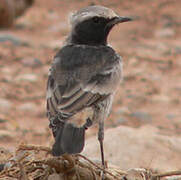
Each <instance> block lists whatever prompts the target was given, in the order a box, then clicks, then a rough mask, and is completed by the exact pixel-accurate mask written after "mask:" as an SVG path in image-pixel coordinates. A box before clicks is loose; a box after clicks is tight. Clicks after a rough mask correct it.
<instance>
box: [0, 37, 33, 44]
mask: <svg viewBox="0 0 181 180" xmlns="http://www.w3.org/2000/svg"><path fill="white" fill-rule="evenodd" d="M6 41H9V42H11V43H12V44H13V45H15V46H29V45H30V44H29V43H28V42H25V41H23V40H21V39H20V38H18V37H15V36H13V35H11V34H0V42H6Z"/></svg>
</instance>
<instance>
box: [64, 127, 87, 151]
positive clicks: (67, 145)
mask: <svg viewBox="0 0 181 180" xmlns="http://www.w3.org/2000/svg"><path fill="white" fill-rule="evenodd" d="M84 141H85V128H84V127H76V126H75V125H74V124H70V123H67V124H65V126H64V129H63V133H62V140H61V147H62V149H63V151H64V152H66V153H68V154H76V153H80V152H81V151H82V150H83V148H84Z"/></svg>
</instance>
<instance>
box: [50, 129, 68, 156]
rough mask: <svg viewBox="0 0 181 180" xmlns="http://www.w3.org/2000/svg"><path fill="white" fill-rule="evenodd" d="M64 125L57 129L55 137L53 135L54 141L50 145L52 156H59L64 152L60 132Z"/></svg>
mask: <svg viewBox="0 0 181 180" xmlns="http://www.w3.org/2000/svg"><path fill="white" fill-rule="evenodd" d="M63 129H64V126H61V127H59V128H58V129H57V132H56V137H55V143H54V145H53V147H52V155H53V156H61V155H62V154H64V153H65V152H64V151H63V149H62V148H61V139H62V133H63Z"/></svg>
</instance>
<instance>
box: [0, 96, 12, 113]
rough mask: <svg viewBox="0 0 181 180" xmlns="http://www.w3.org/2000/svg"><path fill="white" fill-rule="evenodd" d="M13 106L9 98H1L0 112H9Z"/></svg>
mask: <svg viewBox="0 0 181 180" xmlns="http://www.w3.org/2000/svg"><path fill="white" fill-rule="evenodd" d="M11 108H12V103H11V102H10V101H8V100H7V99H2V98H1V99H0V112H8V111H9V110H10V109H11Z"/></svg>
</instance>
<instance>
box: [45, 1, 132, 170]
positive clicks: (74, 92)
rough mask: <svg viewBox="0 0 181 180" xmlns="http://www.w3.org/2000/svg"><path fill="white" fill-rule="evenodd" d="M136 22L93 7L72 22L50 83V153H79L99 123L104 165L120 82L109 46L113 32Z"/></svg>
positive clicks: (119, 62)
mask: <svg viewBox="0 0 181 180" xmlns="http://www.w3.org/2000/svg"><path fill="white" fill-rule="evenodd" d="M131 20H133V19H132V18H131V17H129V16H127V17H126V16H119V15H118V14H116V13H115V12H114V11H113V10H112V9H110V8H107V7H104V6H100V5H92V6H87V7H84V8H82V9H80V10H78V11H77V12H76V13H74V14H73V15H72V16H71V18H70V24H71V30H70V32H69V34H68V36H67V38H66V40H65V42H64V44H63V46H62V47H61V48H60V50H59V51H58V52H57V54H56V55H55V56H54V59H53V62H52V65H51V68H50V71H49V75H48V81H47V95H46V101H47V117H48V119H49V122H50V124H49V127H50V128H51V130H52V133H53V136H54V139H55V142H54V144H53V146H52V155H53V156H61V155H63V154H65V153H67V154H77V153H80V152H81V151H82V150H83V148H84V144H85V131H86V130H87V129H88V128H89V127H91V126H92V125H93V124H98V141H99V144H100V151H101V162H102V166H103V167H105V161H104V148H103V140H104V121H105V120H106V119H107V117H108V115H109V113H110V110H111V106H112V102H113V97H114V95H115V92H116V90H117V89H118V87H119V84H120V81H121V79H122V58H121V56H120V55H119V54H118V53H116V51H115V50H114V49H113V48H112V47H111V46H110V45H109V44H108V35H109V33H110V31H111V29H112V28H113V27H114V26H115V25H117V24H119V23H123V22H127V21H131ZM86 108H90V109H91V110H92V112H93V115H92V117H87V119H86V121H85V123H84V124H83V125H82V126H80V127H78V126H77V125H75V124H74V123H72V122H69V120H70V118H71V117H73V116H74V115H75V114H77V113H79V112H81V111H83V110H84V109H86Z"/></svg>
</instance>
